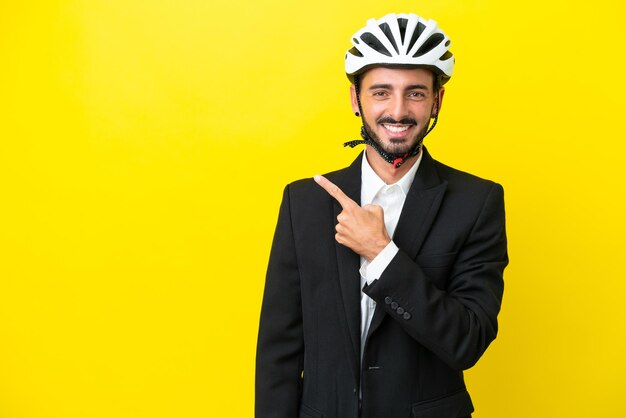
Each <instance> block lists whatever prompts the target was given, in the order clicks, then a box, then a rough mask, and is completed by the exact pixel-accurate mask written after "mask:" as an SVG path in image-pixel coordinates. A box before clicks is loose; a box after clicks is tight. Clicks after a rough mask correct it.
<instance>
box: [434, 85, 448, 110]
mask: <svg viewBox="0 0 626 418" xmlns="http://www.w3.org/2000/svg"><path fill="white" fill-rule="evenodd" d="M445 92H446V88H445V87H441V88H440V89H439V98H438V99H436V100H435V101H434V102H433V111H432V115H433V117H435V115H438V114H439V112H441V105H442V104H443V95H444V93H445Z"/></svg>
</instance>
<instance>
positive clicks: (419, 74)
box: [361, 67, 433, 88]
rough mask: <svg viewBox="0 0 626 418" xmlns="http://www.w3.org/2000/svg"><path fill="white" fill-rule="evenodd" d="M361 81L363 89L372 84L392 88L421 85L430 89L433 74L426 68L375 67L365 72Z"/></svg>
mask: <svg viewBox="0 0 626 418" xmlns="http://www.w3.org/2000/svg"><path fill="white" fill-rule="evenodd" d="M361 80H362V81H361V83H362V87H363V88H368V87H369V86H372V85H374V84H388V85H391V86H393V87H403V86H407V85H414V84H423V85H425V86H428V87H429V88H430V87H431V86H432V82H433V73H432V71H430V70H429V69H426V68H387V67H376V68H372V69H369V70H367V71H366V72H365V74H363V76H362V79H361Z"/></svg>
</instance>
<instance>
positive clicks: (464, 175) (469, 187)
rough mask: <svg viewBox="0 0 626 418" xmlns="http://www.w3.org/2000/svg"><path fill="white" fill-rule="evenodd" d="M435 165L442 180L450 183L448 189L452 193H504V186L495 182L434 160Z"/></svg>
mask: <svg viewBox="0 0 626 418" xmlns="http://www.w3.org/2000/svg"><path fill="white" fill-rule="evenodd" d="M433 163H434V165H435V169H436V170H437V174H438V175H439V177H440V179H441V180H442V181H446V182H447V183H448V188H449V189H450V190H451V191H455V192H460V193H463V194H466V195H475V194H479V195H480V194H485V193H487V194H488V193H490V192H492V191H496V192H500V193H502V191H503V188H502V185H500V184H498V183H496V182H495V181H493V180H489V179H485V178H482V177H479V176H476V175H474V174H471V173H468V172H465V171H462V170H459V169H456V168H453V167H450V166H449V165H446V164H443V163H441V162H439V161H437V160H433Z"/></svg>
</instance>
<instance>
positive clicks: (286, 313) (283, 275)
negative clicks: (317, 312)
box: [255, 186, 304, 418]
mask: <svg viewBox="0 0 626 418" xmlns="http://www.w3.org/2000/svg"><path fill="white" fill-rule="evenodd" d="M303 360H304V342H303V337H302V303H301V296H300V275H299V271H298V262H297V258H296V251H295V243H294V237H293V229H292V224H291V211H290V203H289V186H287V187H286V188H285V191H284V194H283V201H282V204H281V207H280V213H279V216H278V224H277V226H276V232H275V234H274V241H273V244H272V251H271V254H270V261H269V265H268V269H267V276H266V279H265V292H264V295H263V305H262V307H261V320H260V324H259V337H258V341H257V354H256V382H255V417H256V418H269V417H272V418H293V417H296V416H298V413H299V412H298V409H299V405H300V396H301V391H302V368H303Z"/></svg>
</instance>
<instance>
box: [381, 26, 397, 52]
mask: <svg viewBox="0 0 626 418" xmlns="http://www.w3.org/2000/svg"><path fill="white" fill-rule="evenodd" d="M378 27H379V28H380V29H381V30H382V31H383V33H384V34H385V36H386V37H387V39H389V42H391V45H393V49H395V50H396V54H399V53H400V51H398V45H396V40H395V39H394V38H393V33H391V28H389V25H388V24H387V23H381V24H380V25H378Z"/></svg>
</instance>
